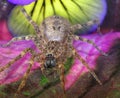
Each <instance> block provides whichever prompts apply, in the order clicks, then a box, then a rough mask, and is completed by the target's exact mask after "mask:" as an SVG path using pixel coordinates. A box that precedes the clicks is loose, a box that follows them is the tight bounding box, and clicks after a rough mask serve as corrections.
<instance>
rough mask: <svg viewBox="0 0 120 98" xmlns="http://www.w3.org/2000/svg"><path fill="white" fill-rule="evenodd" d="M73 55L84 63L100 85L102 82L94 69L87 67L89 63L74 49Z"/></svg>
mask: <svg viewBox="0 0 120 98" xmlns="http://www.w3.org/2000/svg"><path fill="white" fill-rule="evenodd" d="M73 55H74V56H75V57H77V58H78V59H79V60H80V61H81V62H82V64H83V65H85V67H86V68H87V69H88V71H89V72H90V73H91V75H92V76H93V77H94V78H95V79H96V81H97V82H98V83H99V84H100V85H102V82H101V81H100V79H99V78H98V76H97V75H96V74H95V72H94V71H92V70H91V68H90V67H89V65H88V64H87V62H86V61H85V60H84V59H83V58H82V57H81V56H80V55H78V53H77V52H76V50H75V49H74V50H73Z"/></svg>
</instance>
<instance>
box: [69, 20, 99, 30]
mask: <svg viewBox="0 0 120 98" xmlns="http://www.w3.org/2000/svg"><path fill="white" fill-rule="evenodd" d="M95 24H96V25H97V32H100V22H99V20H98V19H95V20H90V21H88V22H87V23H85V24H75V25H72V26H71V27H70V29H71V31H72V32H75V31H76V30H79V29H82V28H85V27H89V26H92V25H95Z"/></svg>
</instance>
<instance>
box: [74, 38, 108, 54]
mask: <svg viewBox="0 0 120 98" xmlns="http://www.w3.org/2000/svg"><path fill="white" fill-rule="evenodd" d="M75 39H76V40H81V41H83V42H87V43H89V44H91V45H93V46H94V47H95V48H96V49H97V50H98V51H99V52H100V53H101V54H102V55H104V56H108V54H107V53H105V52H103V51H102V50H101V49H100V48H99V47H98V46H97V45H96V44H95V43H94V42H93V41H92V40H89V39H87V38H83V37H81V36H75Z"/></svg>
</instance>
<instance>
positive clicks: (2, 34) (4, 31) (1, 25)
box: [0, 20, 12, 40]
mask: <svg viewBox="0 0 120 98" xmlns="http://www.w3.org/2000/svg"><path fill="white" fill-rule="evenodd" d="M11 38H12V36H11V34H10V33H9V31H8V28H7V23H6V20H1V21H0V40H10V39H11Z"/></svg>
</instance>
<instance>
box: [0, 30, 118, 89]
mask: <svg viewBox="0 0 120 98" xmlns="http://www.w3.org/2000/svg"><path fill="white" fill-rule="evenodd" d="M82 37H85V38H88V39H90V40H93V41H94V42H95V43H96V44H97V45H98V47H99V48H100V49H101V50H102V51H104V52H108V51H109V49H110V48H111V46H112V45H113V43H114V41H115V40H116V39H120V33H119V32H116V33H115V32H114V33H108V34H105V35H102V36H101V35H99V34H91V35H84V36H82ZM5 43H6V42H3V41H1V42H0V44H5ZM73 45H74V47H75V49H76V50H77V51H78V53H79V55H81V56H82V58H84V59H85V60H86V62H87V63H88V65H89V66H90V67H91V68H92V69H95V68H96V59H97V58H98V57H99V56H100V55H101V54H100V53H99V51H97V50H96V49H95V48H94V47H93V46H92V45H90V44H88V43H85V42H81V41H74V43H73ZM29 47H31V48H32V49H34V50H35V51H37V52H39V51H38V49H37V48H36V46H35V45H34V43H33V42H32V41H25V40H22V41H16V42H14V43H12V44H11V45H10V46H9V47H6V48H3V47H0V67H2V66H5V65H6V64H7V63H8V62H9V61H11V60H12V59H14V58H15V57H16V56H17V55H19V54H20V53H21V51H23V50H24V49H26V48H29ZM86 47H87V48H86ZM30 56H31V54H29V53H27V54H26V55H25V56H24V57H22V58H21V59H20V60H18V61H16V62H15V63H14V64H13V65H12V66H11V67H9V68H8V69H6V70H4V71H3V72H1V73H0V84H1V85H2V84H9V83H12V82H15V81H18V80H19V79H21V78H22V76H23V74H24V73H25V72H26V69H27V67H28V62H29V59H30ZM38 68H40V65H39V64H38V62H35V63H34V65H33V67H32V69H31V72H32V71H34V70H36V69H38ZM87 71H88V70H87V69H86V67H85V66H84V65H83V64H82V63H81V62H80V61H79V60H78V59H75V60H74V64H73V65H72V67H71V68H70V70H69V72H68V73H67V74H66V82H65V88H66V89H68V88H70V87H71V86H72V85H73V84H74V83H75V82H76V81H77V79H79V77H81V75H82V74H84V73H86V72H87Z"/></svg>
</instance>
